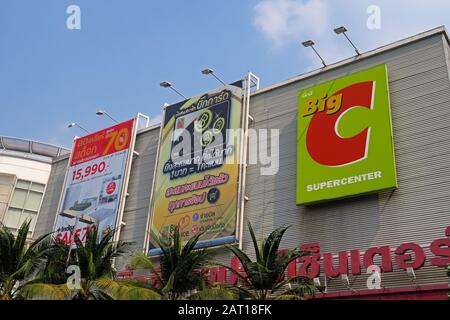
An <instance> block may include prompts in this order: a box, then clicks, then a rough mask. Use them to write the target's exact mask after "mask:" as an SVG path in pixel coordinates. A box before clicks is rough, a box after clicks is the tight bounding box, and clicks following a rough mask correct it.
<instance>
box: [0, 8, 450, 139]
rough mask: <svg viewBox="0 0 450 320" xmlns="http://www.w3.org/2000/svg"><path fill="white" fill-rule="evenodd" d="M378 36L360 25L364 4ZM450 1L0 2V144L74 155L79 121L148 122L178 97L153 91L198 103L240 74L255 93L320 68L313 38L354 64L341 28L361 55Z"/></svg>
mask: <svg viewBox="0 0 450 320" xmlns="http://www.w3.org/2000/svg"><path fill="white" fill-rule="evenodd" d="M71 4H75V5H78V6H79V7H80V8H81V30H68V29H67V27H66V19H67V18H68V16H69V15H68V14H67V13H66V9H67V7H68V6H69V5H71ZM372 4H375V5H378V6H379V8H380V9H381V16H380V17H381V20H380V21H381V29H379V30H370V29H368V28H367V26H366V21H367V19H368V17H369V15H368V14H367V12H366V10H367V7H368V6H369V5H372ZM449 9H450V1H445V0H442V1H438V0H428V1H423V0H411V1H400V0H397V1H395V0H394V1H393V0H391V1H387V0H382V1H374V0H372V1H365V0H344V1H324V0H304V1H301V0H298V1H297V0H261V1H260V0H246V1H245V0H227V1H216V0H209V1H208V0H195V1H194V0H193V1H182V0H178V1H175V0H166V1H149V0H132V1H130V0H128V1H125V0H71V1H65V0H39V1H35V0H33V1H32V0H28V1H25V0H1V1H0V110H1V113H0V135H7V136H14V137H21V138H27V139H33V140H39V141H43V142H49V143H53V144H58V145H64V146H68V147H70V146H71V143H72V138H73V136H74V135H81V134H82V132H80V131H79V130H77V129H68V128H67V124H68V123H69V122H72V121H74V122H78V123H80V124H81V125H83V126H85V127H87V128H88V129H89V130H91V131H95V130H99V129H101V128H103V127H105V126H108V125H110V124H111V122H110V121H108V119H107V118H104V117H98V116H95V111H96V110H98V109H106V110H107V111H108V112H110V113H111V114H112V115H113V116H115V117H116V118H118V119H120V120H127V119H130V118H132V117H133V116H134V115H135V114H136V112H142V113H144V114H148V115H150V116H153V117H155V118H157V117H158V115H160V113H161V110H162V109H161V106H162V105H163V103H164V102H169V103H174V102H177V101H178V100H179V99H178V97H177V96H176V95H174V94H173V93H172V92H171V91H169V90H163V89H161V88H160V87H159V83H160V82H161V81H163V80H169V81H171V82H172V83H173V84H174V86H176V87H177V88H178V89H179V90H180V91H182V92H183V93H184V94H185V95H188V96H193V95H197V94H200V93H202V92H204V91H207V90H209V89H212V88H214V87H216V86H217V83H216V82H214V80H213V79H212V78H209V77H205V76H203V75H202V74H201V73H200V70H202V69H203V68H205V67H211V68H213V69H215V70H216V72H217V74H218V75H219V76H220V77H221V78H223V79H224V80H226V81H228V82H231V81H234V80H237V79H240V78H241V77H242V76H243V75H244V74H245V73H246V72H247V71H252V72H254V73H256V74H257V75H258V76H260V77H261V81H262V82H261V84H262V86H263V87H264V86H267V85H270V84H273V83H276V82H278V81H282V80H285V79H288V78H291V77H293V76H296V75H298V74H300V73H304V72H307V71H310V70H312V69H315V68H317V67H319V66H320V62H319V61H318V60H317V59H316V57H314V56H313V54H312V53H311V51H309V50H306V49H304V48H302V47H300V45H299V42H300V41H301V40H306V39H309V38H312V39H314V41H315V42H316V45H317V49H318V50H319V51H320V52H321V53H322V55H323V56H324V58H325V60H326V61H327V62H335V61H338V60H340V59H343V58H346V57H349V56H350V55H352V54H353V52H352V49H351V48H350V47H349V46H348V43H346V42H345V41H344V40H345V39H343V38H341V37H338V36H336V35H335V34H334V33H333V32H332V29H333V28H334V27H336V26H339V25H342V24H344V25H346V26H347V27H348V29H349V35H350V36H351V37H352V39H353V40H354V42H355V43H356V44H357V45H358V47H359V48H360V49H361V51H367V50H370V49H373V48H376V47H378V46H380V45H384V44H386V43H388V42H392V41H395V40H398V39H401V38H403V37H406V36H410V35H413V34H415V33H418V32H421V31H424V30H428V29H431V28H434V27H436V26H439V25H445V24H447V25H450V16H449V17H447V16H448V14H447V13H448V12H449Z"/></svg>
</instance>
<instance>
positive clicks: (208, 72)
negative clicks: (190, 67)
mask: <svg viewBox="0 0 450 320" xmlns="http://www.w3.org/2000/svg"><path fill="white" fill-rule="evenodd" d="M202 73H203V74H204V75H208V74H211V73H214V70H213V69H210V68H206V69H204V70H202Z"/></svg>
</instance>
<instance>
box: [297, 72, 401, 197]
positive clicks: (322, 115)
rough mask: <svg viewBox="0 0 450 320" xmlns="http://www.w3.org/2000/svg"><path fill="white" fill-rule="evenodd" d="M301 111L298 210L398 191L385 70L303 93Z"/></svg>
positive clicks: (346, 77)
mask: <svg viewBox="0 0 450 320" xmlns="http://www.w3.org/2000/svg"><path fill="white" fill-rule="evenodd" d="M298 108H299V112H298V120H297V121H298V124H297V130H298V131H297V183H296V189H297V190H296V203H297V205H311V204H316V203H320V202H325V201H331V200H339V199H343V198H349V197H355V196H359V195H365V194H371V193H376V192H381V191H387V190H393V189H396V188H398V181H397V170H396V162H395V151H394V141H393V129H392V113H391V103H390V93H389V79H388V70H387V65H386V64H379V65H375V66H372V67H370V68H367V69H364V70H360V71H356V72H353V73H349V74H346V75H344V76H341V77H338V78H335V79H331V80H329V81H325V82H321V83H319V84H316V85H313V86H310V87H308V88H304V89H301V90H300V91H299V93H298ZM347 111H350V112H347ZM342 123H345V124H344V125H343V124H342Z"/></svg>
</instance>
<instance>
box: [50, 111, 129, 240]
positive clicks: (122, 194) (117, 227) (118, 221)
mask: <svg viewBox="0 0 450 320" xmlns="http://www.w3.org/2000/svg"><path fill="white" fill-rule="evenodd" d="M129 121H133V124H132V127H131V128H132V130H131V134H130V142H129V146H128V153H127V157H126V160H125V164H124V170H123V176H124V178H123V181H122V183H121V187H120V190H119V197H118V198H119V200H118V204H117V211H116V214H115V219H114V229H113V230H114V236H113V239H112V241H114V242H116V241H118V240H119V238H120V232H121V227H122V219H123V211H124V208H125V202H126V198H127V196H128V193H127V190H128V184H129V178H130V171H131V166H132V162H133V157H134V156H135V144H136V136H137V129H138V128H137V124H138V118H137V116H136V117H134V118H132V119H129V120H127V121H123V122H120V123H117V124H115V125H113V126H110V127H108V128H104V129H102V130H98V131H96V132H94V133H90V134H89V135H91V134H95V133H99V132H101V131H105V130H108V129H111V128H114V127H116V126H118V125H121V124H124V123H126V122H129ZM86 136H88V135H86ZM82 138H83V137H77V138H75V139H74V143H73V147H75V143H76V141H77V140H78V139H82ZM73 155H74V149H72V152H71V153H70V156H69V161H68V163H67V168H66V173H65V176H64V182H63V184H62V190H61V193H60V197H59V201H58V209H57V212H56V215H55V219H54V222H53V228H52V235H54V234H55V233H56V232H57V231H56V226H57V222H58V218H59V216H60V215H61V213H62V212H61V211H62V206H63V203H64V201H65V197H66V189H67V182H68V177H69V174H70V171H71V163H72V160H73ZM75 228H76V223H75V224H74V225H73V229H74V230H75ZM71 233H72V234H73V231H71ZM71 238H72V239H71V240H72V245H73V235H71Z"/></svg>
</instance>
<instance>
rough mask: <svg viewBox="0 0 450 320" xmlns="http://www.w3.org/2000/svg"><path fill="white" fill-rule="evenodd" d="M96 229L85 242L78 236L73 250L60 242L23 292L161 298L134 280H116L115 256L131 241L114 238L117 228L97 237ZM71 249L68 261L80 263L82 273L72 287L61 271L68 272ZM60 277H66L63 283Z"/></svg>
mask: <svg viewBox="0 0 450 320" xmlns="http://www.w3.org/2000/svg"><path fill="white" fill-rule="evenodd" d="M97 230H98V229H97V228H95V229H93V230H90V231H88V233H87V236H86V241H85V243H84V244H83V243H82V241H81V240H80V239H79V238H75V244H76V248H75V249H74V250H69V246H67V245H64V244H62V243H57V244H56V245H57V246H58V249H59V251H58V252H57V254H56V256H55V257H54V259H51V260H47V261H46V264H45V267H44V268H43V270H42V272H41V273H40V277H38V278H37V279H35V280H34V281H33V282H32V283H29V284H27V286H25V287H24V289H23V294H24V296H25V297H26V298H43V299H57V300H63V299H72V300H110V299H119V300H129V299H152V300H153V299H159V295H158V294H156V293H155V292H154V291H152V290H149V289H148V288H143V287H141V286H136V285H134V283H133V282H132V281H128V280H116V271H115V269H114V267H113V260H114V259H115V258H117V257H120V256H122V255H123V254H124V253H125V252H126V247H127V246H128V245H129V243H126V242H120V241H119V242H117V243H114V242H112V238H113V236H114V231H110V232H106V233H105V234H103V236H102V237H101V239H100V240H97V239H98V231H97ZM69 252H71V257H70V259H69V261H70V262H69V264H73V265H75V266H76V267H78V268H79V273H80V279H79V280H80V281H79V283H78V286H77V287H75V288H72V289H71V288H69V286H68V285H67V283H66V281H67V276H65V275H62V274H61V271H62V270H64V273H65V270H66V268H64V269H62V263H63V261H65V260H66V259H67V257H68V254H69ZM55 258H56V259H55ZM58 258H59V259H58ZM66 267H67V265H66ZM58 274H59V275H58ZM64 277H65V278H64ZM61 279H65V281H64V282H63V283H60V282H61ZM55 282H56V283H55Z"/></svg>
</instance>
